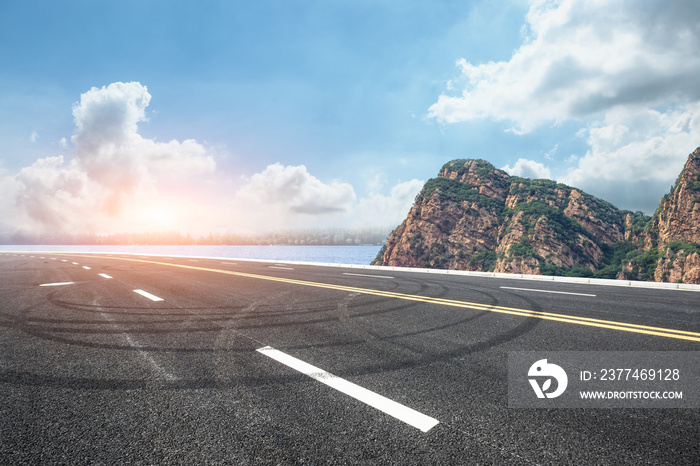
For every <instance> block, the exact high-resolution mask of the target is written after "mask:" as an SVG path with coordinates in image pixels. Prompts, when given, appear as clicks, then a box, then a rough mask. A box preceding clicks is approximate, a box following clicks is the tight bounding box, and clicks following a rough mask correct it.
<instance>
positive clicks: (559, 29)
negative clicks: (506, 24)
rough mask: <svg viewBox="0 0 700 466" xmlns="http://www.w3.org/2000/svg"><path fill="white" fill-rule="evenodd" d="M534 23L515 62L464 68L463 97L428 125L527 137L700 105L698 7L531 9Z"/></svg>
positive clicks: (574, 3)
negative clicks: (501, 125)
mask: <svg viewBox="0 0 700 466" xmlns="http://www.w3.org/2000/svg"><path fill="white" fill-rule="evenodd" d="M526 21H527V24H526V31H527V39H526V41H525V42H524V44H523V45H522V46H521V47H520V48H518V49H517V50H516V51H515V53H514V54H513V56H512V57H511V59H510V60H509V61H500V62H489V63H482V64H476V65H475V64H472V63H470V62H469V61H467V60H466V59H464V58H462V59H460V60H459V61H458V62H457V65H458V67H459V69H460V70H461V73H462V80H463V81H464V86H463V89H462V92H461V95H441V96H440V97H439V99H438V101H437V102H436V103H435V104H433V105H432V106H431V107H430V110H429V112H430V113H429V114H430V116H432V117H434V118H436V119H438V120H439V121H442V122H446V123H453V122H458V121H467V120H472V119H478V118H490V119H494V120H506V121H509V122H512V124H513V125H514V126H513V128H512V129H513V130H514V131H516V132H521V133H522V132H528V131H531V130H532V129H534V128H535V127H537V126H539V125H541V124H543V123H547V122H561V121H564V120H567V119H572V118H585V117H589V116H592V115H596V114H599V113H600V112H605V111H607V110H609V109H612V108H615V107H617V106H621V105H622V106H630V105H637V106H649V105H651V106H654V105H662V104H667V103H668V102H686V101H696V100H698V99H700V87H698V85H697V76H698V74H699V73H700V26H699V25H700V6H698V4H697V2H696V1H695V0H679V1H676V2H672V3H669V2H666V1H661V0H655V1H654V0H650V1H645V2H642V3H641V4H640V2H638V1H632V0H597V1H589V0H560V1H554V2H553V1H546V0H532V1H531V2H530V10H529V12H528V13H527V16H526Z"/></svg>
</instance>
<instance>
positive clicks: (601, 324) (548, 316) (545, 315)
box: [55, 254, 700, 342]
mask: <svg viewBox="0 0 700 466" xmlns="http://www.w3.org/2000/svg"><path fill="white" fill-rule="evenodd" d="M55 255H69V256H70V255H74V254H55ZM81 255H82V256H86V254H81ZM89 257H93V258H97V259H117V260H123V261H131V262H141V263H148V264H156V265H165V266H169V267H179V268H183V269H190V270H200V271H204V272H213V273H221V274H226V275H234V276H237V277H245V278H253V279H256V280H267V281H272V282H279V283H289V284H293V285H301V286H311V287H315V288H325V289H329V290H336V291H346V292H350V293H361V294H366V295H373V296H382V297H387V298H394V299H402V300H406V301H417V302H422V303H428V304H437V305H442V306H450V307H458V308H463V309H472V310H477V311H488V312H495V313H499V314H509V315H515V316H520V317H531V318H536V319H543V320H552V321H556V322H565V323H570V324H577V325H585V326H589V327H598V328H605V329H611V330H618V331H622V332H632V333H639V334H644V335H655V336H660V337H666V338H675V339H679V340H689V341H697V342H700V333H697V332H688V331H685V330H676V329H669V328H661V327H651V326H647V325H637V324H630V323H627V322H617V321H612V320H602V319H592V318H588V317H577V316H572V315H566V314H555V313H551V312H541V311H533V310H529V309H520V308H513V307H503V306H493V305H489V304H480V303H471V302H468V301H457V300H452V299H444V298H431V297H429V296H420V295H413V294H405V293H396V292H393V291H381V290H373V289H370V288H357V287H354V286H345V285H333V284H329V283H320V282H311V281H306V280H297V279H293V278H283V277H272V276H269V275H259V274H254V273H247V272H237V271H234V270H224V269H214V268H210V267H201V266H196V265H187V264H176V263H171V262H160V261H153V260H146V259H132V258H126V257H108V256H94V255H89Z"/></svg>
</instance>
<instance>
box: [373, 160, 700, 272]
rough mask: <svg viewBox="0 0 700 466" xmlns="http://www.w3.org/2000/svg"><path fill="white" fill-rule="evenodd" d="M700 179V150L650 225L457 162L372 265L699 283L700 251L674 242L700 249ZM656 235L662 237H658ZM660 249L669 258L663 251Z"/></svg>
mask: <svg viewBox="0 0 700 466" xmlns="http://www.w3.org/2000/svg"><path fill="white" fill-rule="evenodd" d="M699 173H700V150H698V151H696V152H695V153H694V154H691V158H690V159H689V161H688V164H687V165H686V169H685V170H684V171H683V173H682V174H681V177H679V182H678V183H677V184H676V188H675V189H674V191H673V192H672V193H671V194H670V195H668V196H667V197H666V198H665V200H664V201H662V206H661V207H660V212H659V211H657V214H655V216H654V218H653V222H652V220H651V219H650V218H649V217H647V216H645V215H643V214H641V213H639V212H637V213H632V212H628V211H621V210H619V209H617V208H615V207H614V206H612V205H611V204H609V203H607V202H605V201H603V200H600V199H597V198H595V197H593V196H590V195H588V194H586V193H584V192H582V191H580V190H578V189H576V188H572V187H570V186H566V185H563V184H559V183H556V182H554V181H550V180H529V179H525V178H519V177H511V176H509V175H508V174H507V173H505V172H504V171H502V170H498V169H496V168H494V167H493V165H491V164H490V163H488V162H486V161H484V160H467V159H461V160H453V161H451V162H448V163H447V164H445V165H444V166H443V167H442V169H441V170H440V172H439V174H438V177H437V178H433V179H431V180H429V181H428V182H427V183H426V184H425V186H424V187H423V190H422V191H421V193H420V194H419V195H418V196H417V197H416V201H415V203H414V205H413V207H412V208H411V210H410V211H409V213H408V216H407V217H406V220H404V221H403V223H402V224H401V225H399V227H397V228H396V229H395V230H394V231H393V232H392V234H391V235H390V236H389V239H388V241H387V244H386V246H385V247H384V248H383V249H382V251H381V252H380V254H379V255H378V256H377V259H376V260H375V262H374V263H375V264H380V265H381V264H383V265H390V266H401V267H428V268H445V269H457V270H475V271H495V272H511V273H527V274H556V275H562V274H566V275H579V276H598V277H603V278H646V279H653V278H656V279H661V278H666V279H678V280H700V269H698V270H696V264H699V263H700V256H698V252H700V248H699V249H697V250H691V249H692V248H690V247H679V245H678V244H677V242H678V241H682V242H684V243H689V244H691V245H692V244H693V243H698V242H700V174H699ZM689 223H690V224H689ZM654 235H656V237H655V238H656V240H652V239H651V238H652V237H654ZM679 238H681V239H679ZM674 241H675V242H674ZM647 244H648V250H647V251H646V252H645V250H644V245H647ZM660 244H661V245H662V246H663V247H664V248H665V249H664V254H663V255H662V254H659V253H658V247H659V245H660ZM669 245H670V246H673V249H668V247H669ZM654 248H656V249H655V250H656V251H657V254H656V256H655V257H653V261H652V262H654V266H655V267H654V270H653V271H651V275H649V272H650V267H646V268H643V270H642V268H640V267H639V266H638V263H640V262H644V261H646V262H644V264H647V262H649V260H650V257H648V255H649V251H651V250H652V249H654ZM669 251H670V252H669ZM645 254H647V255H646V256H645ZM693 254H695V256H693ZM635 260H636V262H635ZM668 264H671V265H670V267H672V269H669V265H668ZM681 269H682V271H681ZM658 270H661V271H660V272H658ZM664 270H674V272H673V273H671V272H669V273H664ZM640 272H641V273H640ZM657 272H658V274H659V276H658V277H657V276H656V275H654V274H656V273H657ZM645 274H646V275H645ZM679 274H680V275H679ZM631 276H632V277H631Z"/></svg>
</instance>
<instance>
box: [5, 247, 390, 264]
mask: <svg viewBox="0 0 700 466" xmlns="http://www.w3.org/2000/svg"><path fill="white" fill-rule="evenodd" d="M379 249H380V246H204V245H202V246H121V245H119V246H109V245H106V246H96V245H89V246H74V245H50V246H37V245H17V246H14V245H0V251H28V252H37V251H41V252H100V253H116V254H123V253H132V254H144V255H149V254H153V255H162V256H190V257H225V258H227V259H261V260H270V261H295V262H321V263H328V264H354V265H369V263H370V262H372V260H374V258H375V257H376V256H377V253H378V252H379Z"/></svg>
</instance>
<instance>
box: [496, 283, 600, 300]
mask: <svg viewBox="0 0 700 466" xmlns="http://www.w3.org/2000/svg"><path fill="white" fill-rule="evenodd" d="M501 288H503V289H504V290H519V291H534V292H536V293H556V294H570V295H574V296H590V297H592V298H595V297H596V295H594V294H586V293H570V292H568V291H551V290H534V289H532V288H514V287H512V286H502V287H501Z"/></svg>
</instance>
